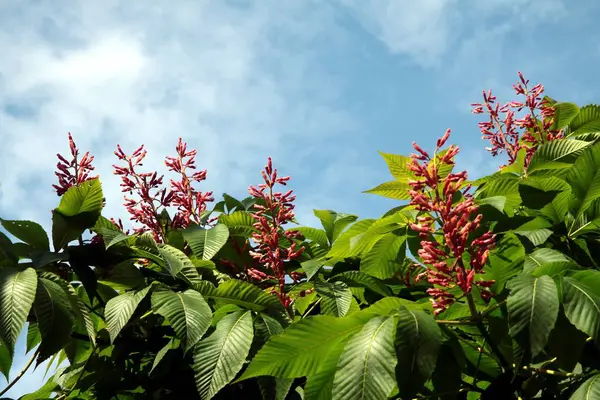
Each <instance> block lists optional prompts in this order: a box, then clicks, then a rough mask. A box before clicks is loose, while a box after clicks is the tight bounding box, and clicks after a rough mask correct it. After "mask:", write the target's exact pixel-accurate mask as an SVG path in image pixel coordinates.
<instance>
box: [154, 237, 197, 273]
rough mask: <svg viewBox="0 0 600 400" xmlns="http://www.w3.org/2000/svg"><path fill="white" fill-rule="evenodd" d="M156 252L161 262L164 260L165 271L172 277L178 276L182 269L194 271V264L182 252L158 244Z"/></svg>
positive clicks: (166, 245)
mask: <svg viewBox="0 0 600 400" xmlns="http://www.w3.org/2000/svg"><path fill="white" fill-rule="evenodd" d="M158 251H159V253H160V255H161V257H162V258H163V260H165V266H166V267H167V270H168V271H169V272H170V273H171V275H173V276H176V275H177V274H179V273H180V272H181V271H182V270H183V269H190V268H191V269H195V268H194V264H192V262H191V261H190V259H189V258H188V256H186V255H185V253H184V252H183V251H181V250H179V249H176V248H175V247H173V246H169V245H168V244H160V245H159V246H158Z"/></svg>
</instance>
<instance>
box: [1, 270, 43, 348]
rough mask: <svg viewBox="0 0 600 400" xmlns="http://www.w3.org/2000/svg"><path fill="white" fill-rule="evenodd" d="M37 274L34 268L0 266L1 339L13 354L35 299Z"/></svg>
mask: <svg viewBox="0 0 600 400" xmlns="http://www.w3.org/2000/svg"><path fill="white" fill-rule="evenodd" d="M37 282H38V281H37V274H36V273H35V270H34V269H33V268H27V269H26V270H24V271H21V270H19V269H17V268H8V267H4V268H0V339H1V340H2V342H4V344H5V345H6V346H7V347H8V349H9V351H10V354H13V350H14V347H15V343H16V342H17V337H18V336H19V333H20V332H21V330H22V329H23V327H24V326H25V321H26V320H27V315H29V311H30V310H31V306H32V304H33V301H34V299H35V293H36V289H37Z"/></svg>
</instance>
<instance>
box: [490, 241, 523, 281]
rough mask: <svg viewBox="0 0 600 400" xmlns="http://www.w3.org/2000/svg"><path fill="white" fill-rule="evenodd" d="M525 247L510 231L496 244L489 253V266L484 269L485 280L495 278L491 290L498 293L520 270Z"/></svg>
mask: <svg viewBox="0 0 600 400" xmlns="http://www.w3.org/2000/svg"><path fill="white" fill-rule="evenodd" d="M524 257H525V249H524V248H523V245H522V244H521V242H520V241H519V239H518V238H517V237H516V236H515V235H514V234H512V233H508V234H506V235H504V237H503V238H502V239H501V240H500V241H499V242H498V243H497V244H496V246H495V248H494V249H493V250H492V251H491V253H490V260H489V266H488V267H487V268H486V269H485V275H484V278H485V280H495V281H496V283H495V284H494V285H493V286H492V291H493V292H495V293H499V292H501V291H502V289H504V285H505V284H506V282H507V281H508V280H509V279H510V278H512V277H513V276H516V275H517V274H519V273H520V272H521V269H522V268H523V258H524Z"/></svg>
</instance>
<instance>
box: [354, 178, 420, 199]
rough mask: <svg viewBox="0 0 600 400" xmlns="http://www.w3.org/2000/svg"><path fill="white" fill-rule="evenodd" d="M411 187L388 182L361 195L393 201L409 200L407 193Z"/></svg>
mask: <svg viewBox="0 0 600 400" xmlns="http://www.w3.org/2000/svg"><path fill="white" fill-rule="evenodd" d="M410 189H411V187H410V186H409V185H408V182H402V181H389V182H385V183H382V184H381V185H378V186H376V187H374V188H373V189H369V190H365V191H364V192H363V193H370V194H377V195H379V196H383V197H387V198H389V199H394V200H409V199H410V195H409V194H408V191H409V190H410Z"/></svg>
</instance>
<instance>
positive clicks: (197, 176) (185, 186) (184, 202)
mask: <svg viewBox="0 0 600 400" xmlns="http://www.w3.org/2000/svg"><path fill="white" fill-rule="evenodd" d="M176 150H177V156H176V157H166V159H165V164H166V166H167V168H168V169H169V171H173V172H175V173H177V174H179V176H180V179H179V180H173V179H171V197H170V198H171V204H172V205H173V206H175V207H177V213H176V214H175V216H174V217H173V222H172V225H173V228H185V227H187V226H188V225H190V224H191V223H194V224H198V225H200V224H201V216H202V213H203V212H204V211H205V210H206V203H208V202H211V201H213V200H214V198H213V197H212V192H204V193H202V192H199V191H197V190H196V189H195V188H194V187H193V186H192V184H193V183H194V182H202V181H203V180H205V179H206V170H202V171H196V172H194V173H193V174H191V175H189V174H188V170H195V169H196V165H195V162H196V160H195V158H196V154H197V151H196V150H187V143H184V142H183V141H182V140H181V138H179V143H178V144H177V148H176Z"/></svg>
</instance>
